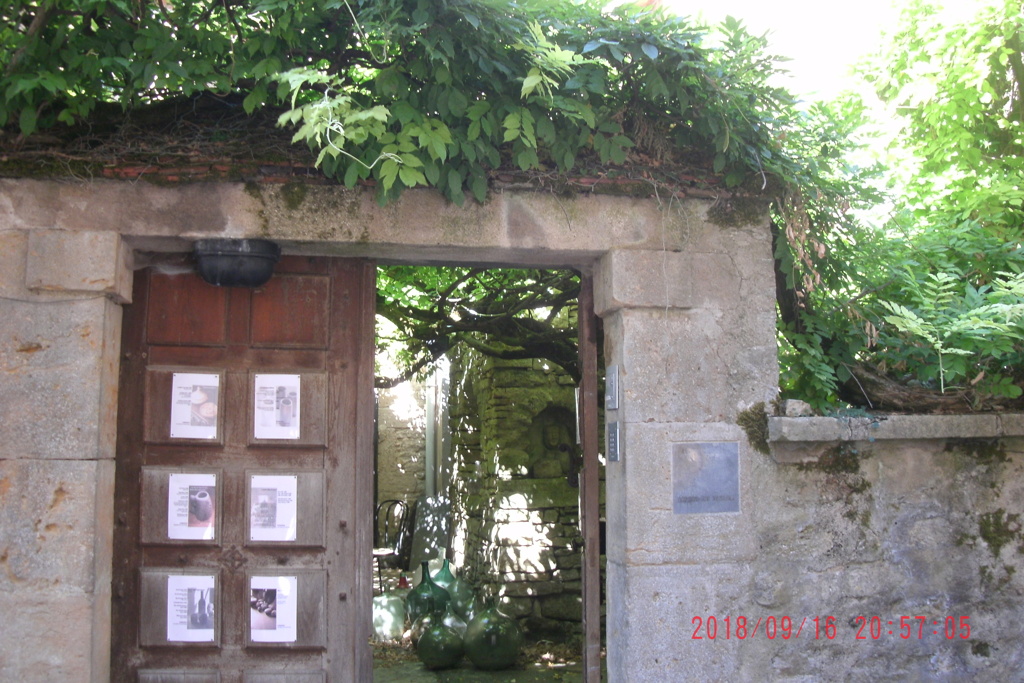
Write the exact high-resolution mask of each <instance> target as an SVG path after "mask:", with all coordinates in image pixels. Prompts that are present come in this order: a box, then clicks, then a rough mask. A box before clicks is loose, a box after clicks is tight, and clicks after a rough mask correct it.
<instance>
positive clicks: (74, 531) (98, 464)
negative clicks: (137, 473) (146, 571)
mask: <svg viewBox="0 0 1024 683" xmlns="http://www.w3.org/2000/svg"><path fill="white" fill-rule="evenodd" d="M113 497H114V470H113V464H112V462H111V461H95V460H91V461H90V460H0V528H2V529H4V530H5V533H4V535H3V537H2V540H0V564H2V566H3V571H0V592H3V593H9V592H13V591H24V592H25V594H26V595H27V594H29V593H31V592H32V591H33V590H38V589H43V588H51V587H60V588H59V590H79V591H82V592H92V591H93V590H95V589H96V587H97V583H102V582H103V580H104V579H106V580H107V581H108V582H109V573H108V572H109V567H108V568H107V569H106V570H104V571H103V573H101V574H97V571H98V568H97V562H98V563H99V567H101V568H102V567H103V561H104V560H106V561H108V562H109V557H106V558H103V557H101V558H97V557H96V555H95V553H96V550H97V548H99V549H101V550H102V549H104V548H105V547H107V546H109V544H110V535H111V533H112V529H113V513H112V511H111V505H112V503H111V501H113Z"/></svg>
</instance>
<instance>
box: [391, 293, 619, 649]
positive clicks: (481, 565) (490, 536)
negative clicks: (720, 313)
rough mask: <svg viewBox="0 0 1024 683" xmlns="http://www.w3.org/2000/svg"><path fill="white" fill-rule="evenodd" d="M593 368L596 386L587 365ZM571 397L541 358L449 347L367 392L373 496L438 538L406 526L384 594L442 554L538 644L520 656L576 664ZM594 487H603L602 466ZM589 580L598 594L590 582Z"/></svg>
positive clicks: (579, 532) (579, 638) (575, 431)
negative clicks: (407, 545)
mask: <svg viewBox="0 0 1024 683" xmlns="http://www.w3.org/2000/svg"><path fill="white" fill-rule="evenodd" d="M588 284H589V282H588ZM573 315H574V316H575V313H574V314H573ZM572 326H573V328H575V327H576V325H575V320H573V325H572ZM591 350H592V351H594V352H595V353H596V348H595V349H591ZM380 364H381V363H380V359H378V365H380ZM593 366H594V368H593V369H592V370H591V371H590V372H591V374H592V375H593V376H592V377H591V378H590V380H591V382H592V383H593V384H594V385H596V381H597V380H596V358H595V362H594V363H593ZM581 367H582V364H581ZM579 389H580V387H579V385H578V384H577V382H576V381H575V379H574V378H573V377H572V376H570V374H569V373H567V372H566V371H564V370H563V369H561V368H559V367H558V366H557V365H556V364H555V363H552V362H550V361H546V360H543V359H521V360H507V359H498V358H494V357H488V356H486V355H484V354H482V353H480V352H478V351H475V350H473V349H470V348H466V347H460V348H459V349H457V350H455V351H453V352H452V353H450V354H449V355H448V356H446V357H445V362H444V363H443V364H441V365H440V367H439V369H438V370H437V371H435V372H434V373H433V374H431V375H430V376H429V377H427V378H426V379H424V380H423V381H421V382H418V383H404V384H401V385H398V386H397V387H395V388H392V389H381V390H378V413H377V416H378V421H377V425H378V430H377V455H376V461H377V464H378V467H377V470H376V473H375V481H376V498H377V500H378V501H387V500H390V499H402V500H404V501H405V502H406V503H407V504H409V505H410V506H411V507H413V508H414V510H415V512H416V514H418V515H423V514H426V515H427V516H429V517H431V519H433V520H434V521H436V520H438V519H439V517H443V523H442V524H441V526H442V527H443V529H442V531H441V532H440V533H436V532H435V533H434V534H433V535H430V534H427V535H428V536H430V537H429V538H427V539H425V540H424V539H423V538H420V536H422V535H423V534H424V531H425V530H424V529H422V528H420V529H418V530H417V532H416V534H417V539H416V542H414V543H413V547H412V550H411V552H410V553H409V560H408V561H407V562H403V563H401V564H399V566H398V567H397V568H394V569H392V570H390V571H388V570H387V569H385V570H384V572H383V573H384V578H385V581H384V583H385V588H391V587H392V586H393V585H394V582H396V581H397V577H398V574H399V572H400V571H404V572H405V573H406V574H407V575H409V576H410V577H416V576H418V573H419V562H420V561H421V560H423V559H433V560H434V561H435V563H436V562H438V561H439V560H437V558H439V557H446V558H448V559H449V560H450V561H451V564H452V568H453V570H456V571H457V572H458V573H459V575H460V576H461V577H463V578H464V579H467V580H468V581H470V583H471V584H472V585H473V586H474V588H475V590H476V592H477V594H478V595H481V596H487V597H493V598H494V599H495V601H496V602H497V603H498V604H499V605H500V606H501V608H502V610H503V611H504V612H505V613H507V614H509V615H510V616H513V617H515V618H516V619H517V620H518V621H519V623H520V625H521V627H522V628H523V629H524V632H525V633H526V634H527V637H528V639H529V640H532V641H534V642H536V641H542V642H543V643H545V644H546V645H547V652H540V651H539V650H537V649H536V648H534V649H533V650H532V651H529V652H528V653H527V655H528V656H534V657H536V658H541V657H546V658H548V659H549V660H550V658H551V657H552V656H554V657H557V658H558V659H560V660H572V661H575V662H576V663H577V664H579V663H580V662H581V661H582V649H583V645H584V642H585V637H584V634H585V627H584V624H583V608H582V605H583V595H582V593H583V562H584V553H583V550H584V533H583V520H582V519H581V517H580V507H581V490H580V479H581V476H580V475H581V470H582V466H583V444H582V439H581V429H580V428H579V427H577V417H578V411H577V402H578V401H579V394H580V392H579ZM594 423H595V424H594V431H595V434H594V435H593V440H594V441H595V442H596V420H595V421H594ZM595 463H596V458H595ZM595 480H600V481H601V482H603V462H602V463H601V468H600V473H599V474H598V476H597V477H596V478H595ZM601 488H602V489H603V483H602V484H601ZM601 500H602V501H603V494H602V495H601ZM596 501H597V498H596V497H595V502H596ZM597 514H599V513H597V512H595V515H594V517H595V519H594V520H593V521H594V527H595V538H596V536H597V534H596V529H597V519H596V518H597ZM415 524H416V523H415V521H414V522H412V524H411V526H415ZM594 545H595V551H596V550H597V548H596V546H597V543H596V542H595V544H594ZM595 566H597V565H595ZM436 568H437V567H436V566H435V570H436ZM595 584H597V585H598V589H597V590H598V591H599V592H600V593H601V594H602V595H603V590H601V589H600V587H599V586H600V579H599V578H598V579H596V580H595ZM377 593H379V590H375V594H377ZM596 621H597V627H596V628H595V636H594V640H595V641H596V642H597V645H596V647H595V648H594V649H595V650H597V649H599V647H600V645H599V642H600V641H599V638H600V624H601V620H600V617H598V620H596ZM528 650H529V648H528ZM551 652H554V653H556V654H555V655H551V654H550V653H551ZM527 658H528V657H527ZM524 661H525V659H524Z"/></svg>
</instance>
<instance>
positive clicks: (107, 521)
mask: <svg viewBox="0 0 1024 683" xmlns="http://www.w3.org/2000/svg"><path fill="white" fill-rule="evenodd" d="M130 295H131V271H130V268H129V267H128V251H127V249H126V247H125V246H124V245H123V244H122V242H121V238H120V236H119V235H117V234H116V233H110V232H64V231H56V230H39V231H19V230H3V231H0V371H2V372H3V378H4V379H3V388H4V391H3V397H2V398H0V414H2V415H3V418H4V419H2V420H0V595H3V596H4V604H3V616H2V619H3V629H2V632H3V637H2V638H0V680H5V681H52V680H68V681H72V680H74V681H94V682H97V683H98V682H100V681H106V680H108V679H109V661H110V571H111V563H112V557H111V536H112V531H113V499H114V450H115V443H116V439H117V429H116V427H117V425H116V417H117V385H118V355H119V346H120V339H121V307H120V305H119V304H121V303H124V302H126V301H128V300H129V298H130Z"/></svg>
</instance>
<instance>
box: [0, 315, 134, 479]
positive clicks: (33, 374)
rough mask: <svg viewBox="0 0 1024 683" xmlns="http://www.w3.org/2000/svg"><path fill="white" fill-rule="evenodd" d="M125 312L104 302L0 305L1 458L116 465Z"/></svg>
mask: <svg viewBox="0 0 1024 683" xmlns="http://www.w3.org/2000/svg"><path fill="white" fill-rule="evenodd" d="M120 322H121V309H120V307H119V306H117V305H116V304H113V303H111V302H110V301H109V300H107V299H106V298H104V297H100V298H94V299H88V300H78V301H68V302H59V303H58V302H51V303H48V304H46V305H45V306H34V305H32V304H31V303H27V302H23V301H0V371H2V372H3V373H4V392H3V397H2V398H0V413H2V414H3V415H4V416H5V419H4V420H3V421H0V444H2V445H0V454H2V457H5V458H62V459H75V458H83V459H92V458H112V457H113V456H114V444H115V441H116V429H117V425H116V419H117V367H118V350H119V348H120V331H121V329H120Z"/></svg>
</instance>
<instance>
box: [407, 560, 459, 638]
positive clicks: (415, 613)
mask: <svg viewBox="0 0 1024 683" xmlns="http://www.w3.org/2000/svg"><path fill="white" fill-rule="evenodd" d="M421 571H422V576H423V580H422V581H420V584H419V585H418V586H416V587H415V588H413V589H412V590H411V591H409V595H408V596H407V597H406V599H405V611H406V613H407V614H408V615H409V621H411V622H413V623H415V622H416V620H417V619H419V618H420V617H422V616H423V615H424V614H427V613H428V612H431V611H437V612H444V609H445V607H447V606H448V601H449V597H448V591H446V590H445V589H444V588H441V587H440V586H438V585H437V584H436V583H434V580H433V579H431V578H430V568H429V567H428V565H427V562H426V561H425V560H424V562H423V565H422V567H421Z"/></svg>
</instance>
